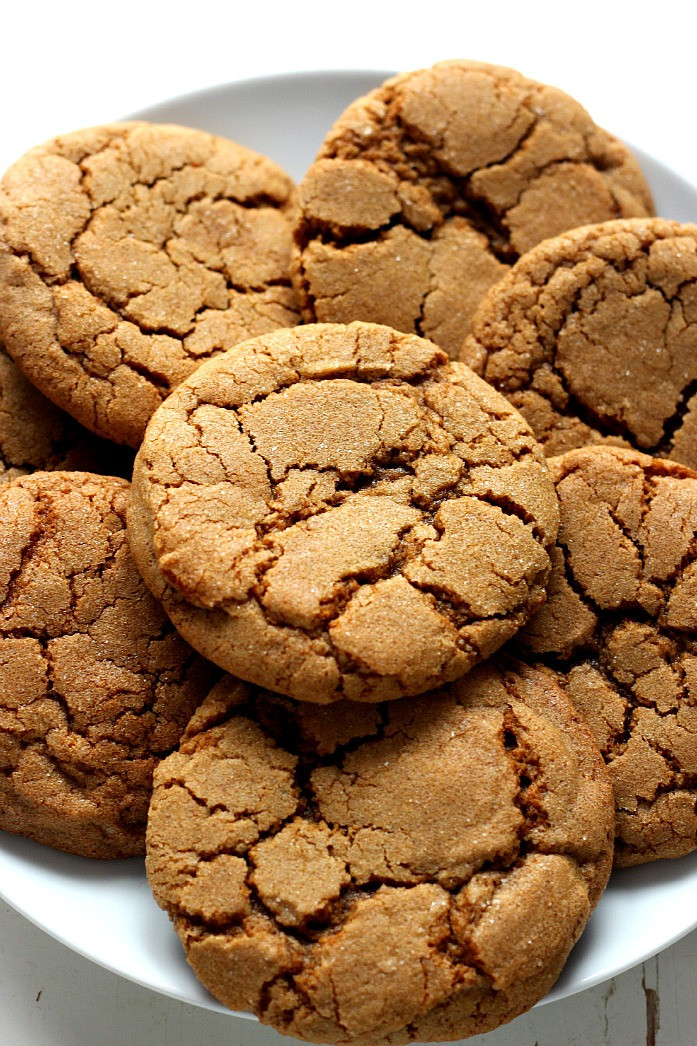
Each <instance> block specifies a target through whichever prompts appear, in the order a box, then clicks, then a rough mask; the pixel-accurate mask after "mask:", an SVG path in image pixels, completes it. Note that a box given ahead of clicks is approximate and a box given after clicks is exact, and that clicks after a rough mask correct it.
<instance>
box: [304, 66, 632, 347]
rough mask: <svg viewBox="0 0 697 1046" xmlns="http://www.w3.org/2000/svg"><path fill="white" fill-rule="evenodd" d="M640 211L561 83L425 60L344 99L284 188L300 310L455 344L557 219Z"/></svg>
mask: <svg viewBox="0 0 697 1046" xmlns="http://www.w3.org/2000/svg"><path fill="white" fill-rule="evenodd" d="M647 214H653V204H652V201H651V196H650V193H649V189H648V187H647V185H646V182H645V180H644V178H643V176H642V174H641V171H640V170H639V167H638V165H637V163H636V161H635V160H634V158H633V157H632V156H631V154H630V153H629V151H628V150H627V149H626V147H625V146H624V145H622V144H621V143H620V142H618V141H617V139H615V138H614V137H612V136H611V135H609V134H607V133H606V132H605V131H602V130H600V129H599V128H598V127H596V126H595V124H594V123H593V121H592V120H591V118H590V117H589V115H588V113H586V111H585V110H584V109H583V108H582V107H581V106H580V105H579V104H578V102H576V101H574V99H572V98H570V97H569V96H568V95H566V94H564V93H563V92H562V91H559V90H558V89H556V88H554V87H548V86H545V85H544V84H539V83H535V82H533V81H531V80H528V79H526V78H525V77H523V76H521V75H520V74H519V73H517V72H514V71H513V70H512V69H504V68H501V67H499V66H493V65H486V64H483V63H479V62H468V61H451V62H441V63H439V64H437V65H435V66H433V68H431V69H424V70H419V71H418V72H411V73H405V74H402V75H400V76H397V77H394V78H392V79H390V80H388V81H386V82H385V83H384V84H383V85H382V86H381V87H379V88H377V89H376V90H374V91H371V92H370V94H368V95H366V96H365V97H363V98H359V99H358V100H357V101H356V102H354V103H353V104H352V105H351V106H349V108H348V109H347V110H346V111H345V112H344V114H343V115H342V116H341V117H340V118H339V120H338V121H337V123H336V124H335V125H334V127H333V128H332V129H331V131H330V132H329V134H328V135H327V137H326V138H325V141H324V143H323V145H322V147H321V149H320V151H319V154H318V156H317V159H316V161H315V163H314V164H313V165H312V166H311V167H310V169H309V171H308V172H307V174H306V176H305V178H304V179H303V182H302V183H301V186H300V210H299V215H298V219H297V223H296V228H295V242H296V250H295V256H294V263H293V282H294V284H295V287H296V289H297V291H298V295H299V299H300V304H301V307H302V315H303V318H304V319H305V320H306V321H308V322H309V321H313V320H318V321H332V322H340V323H347V322H349V321H350V320H356V319H358V320H371V321H373V322H376V323H385V324H388V325H390V326H392V327H396V328H397V329H398V330H402V331H406V332H408V333H415V334H421V335H422V336H423V337H427V338H430V339H431V340H432V341H435V342H436V343H437V344H438V345H440V346H441V347H442V348H444V349H446V351H447V352H448V353H449V355H450V356H452V357H455V358H456V357H457V354H458V352H459V350H460V348H461V345H462V341H463V338H464V337H465V335H466V334H467V333H468V331H469V328H470V323H471V319H472V316H473V314H474V311H475V309H476V308H477V305H478V304H479V302H480V301H481V299H482V298H483V296H484V294H485V293H486V291H487V290H488V289H489V287H491V285H492V284H494V283H496V281H497V280H499V279H500V278H501V277H502V276H503V275H504V274H505V273H506V272H507V270H508V267H509V266H510V265H511V264H512V263H513V262H514V261H515V260H516V259H517V258H518V257H519V255H521V254H522V253H523V252H524V251H527V250H529V249H530V248H531V247H533V246H534V245H535V244H536V243H539V242H540V240H544V239H545V238H547V237H549V236H554V235H556V234H557V233H560V232H562V231H563V230H564V229H569V228H573V227H574V226H577V225H587V224H589V223H590V222H600V221H606V220H608V219H612V218H621V217H634V216H640V215H647Z"/></svg>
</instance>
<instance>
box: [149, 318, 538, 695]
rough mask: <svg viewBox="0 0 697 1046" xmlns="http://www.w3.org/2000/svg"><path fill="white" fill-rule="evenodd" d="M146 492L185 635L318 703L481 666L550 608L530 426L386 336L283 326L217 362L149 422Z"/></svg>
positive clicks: (454, 371) (153, 548) (159, 568)
mask: <svg viewBox="0 0 697 1046" xmlns="http://www.w3.org/2000/svg"><path fill="white" fill-rule="evenodd" d="M132 493H133V497H132V504H131V509H130V516H129V528H130V532H131V542H132V545H133V549H134V555H135V556H136V559H137V562H138V564H139V566H140V568H141V571H142V572H143V575H144V577H145V578H146V580H147V583H148V584H149V585H150V587H151V588H152V590H153V592H155V594H156V595H157V596H158V598H161V599H162V600H163V602H164V605H165V607H166V609H167V612H168V613H169V614H170V616H171V617H172V619H173V621H174V622H175V624H176V625H177V628H179V629H180V631H182V633H183V634H184V635H185V637H186V638H188V639H189V641H190V642H192V643H193V645H194V646H195V647H197V648H198V649H200V650H201V652H202V653H205V654H206V655H207V656H208V657H210V658H211V659H212V660H214V661H216V662H217V663H218V664H220V665H221V667H224V668H226V669H227V670H228V671H234V672H235V674H237V675H239V676H241V677H242V678H246V679H250V680H251V681H253V682H257V683H259V684H261V685H264V686H268V687H269V688H270V689H273V690H278V691H280V692H283V693H286V694H289V695H291V696H294V697H299V698H302V699H305V700H313V701H330V700H335V699H336V698H339V697H350V698H353V699H357V700H383V699H385V698H390V697H399V696H402V695H403V694H410V693H411V694H413V693H419V692H421V691H423V690H426V689H429V688H432V687H434V686H436V685H439V684H440V683H442V682H444V681H447V680H449V679H453V678H455V677H456V676H457V675H460V674H462V673H463V672H465V671H467V670H468V669H469V668H471V667H472V665H473V664H474V663H475V662H476V661H478V660H481V659H482V658H483V657H485V656H487V655H488V654H489V653H491V652H492V651H493V650H494V649H496V647H497V646H499V645H500V644H501V643H502V642H503V641H504V640H505V639H506V638H508V636H509V635H511V634H513V632H514V631H515V630H516V629H517V628H519V627H520V626H521V625H522V624H523V622H524V621H525V620H527V618H528V617H529V616H530V614H531V613H532V610H533V608H534V607H536V606H537V605H538V604H539V603H540V602H541V600H542V599H543V598H544V584H545V580H546V577H547V574H548V571H549V556H548V551H547V550H548V549H549V547H550V545H551V543H552V541H553V538H554V534H555V533H556V527H557V508H556V502H555V499H554V496H553V494H552V489H551V483H550V481H549V478H548V475H547V470H546V465H545V462H544V459H543V457H542V455H541V452H540V450H539V447H537V445H536V444H535V441H534V440H533V439H532V438H531V435H530V433H529V430H528V429H527V426H526V425H525V423H524V422H523V420H522V418H521V417H520V416H519V415H518V414H517V413H516V412H515V411H514V410H512V409H511V408H510V406H509V405H508V404H507V403H506V401H505V400H504V399H503V398H502V397H499V396H498V395H497V394H495V393H492V390H491V389H490V388H489V387H488V386H487V385H486V384H485V383H484V382H481V381H480V380H479V379H477V378H476V377H475V376H474V375H473V374H472V373H471V372H470V371H468V370H467V368H464V367H462V366H460V365H459V364H454V363H449V362H448V361H447V360H446V357H445V356H444V354H443V353H442V352H441V351H440V350H438V349H437V347H436V346H435V345H433V344H432V343H430V342H427V341H425V340H423V339H419V338H416V337H413V336H408V335H403V334H400V333H398V332H396V331H394V330H391V329H390V328H386V327H380V326H377V325H374V324H360V323H357V324H352V325H350V326H348V327H343V326H341V325H333V324H317V325H314V326H310V325H308V326H306V327H302V328H296V329H295V330H293V331H288V332H281V331H279V332H276V333H275V334H273V335H269V336H266V337H264V338H259V339H255V340H253V341H249V342H246V343H244V344H242V345H240V346H238V348H237V349H236V350H235V351H234V352H233V353H230V354H228V355H227V356H226V357H224V358H221V359H220V360H218V361H212V362H211V363H209V364H206V365H204V367H203V368H202V369H201V370H200V372H197V374H196V375H193V376H192V378H191V379H189V380H188V381H187V382H185V383H184V384H183V385H182V386H181V387H180V389H178V390H177V391H176V392H175V393H174V394H173V396H171V397H170V398H169V399H168V401H167V403H165V404H164V405H163V406H162V407H161V408H160V410H159V411H158V412H157V414H156V415H155V416H154V418H153V420H152V422H151V425H150V428H149V430H148V436H147V438H146V440H145V442H144V444H143V446H142V448H141V450H140V452H139V456H138V459H137V464H136V469H135V472H134V487H133V492H132ZM253 637H256V638H254V639H253ZM257 640H258V642H257ZM252 642H254V645H255V653H254V655H253V656H252V657H250V656H248V655H247V653H246V651H251V649H252V647H251V643H252Z"/></svg>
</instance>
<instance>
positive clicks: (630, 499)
mask: <svg viewBox="0 0 697 1046" xmlns="http://www.w3.org/2000/svg"><path fill="white" fill-rule="evenodd" d="M550 467H551V469H552V472H553V474H554V477H555V480H556V485H557V493H558V495H559V502H560V507H561V528H560V531H559V538H558V542H557V547H556V550H555V553H554V560H555V563H554V570H553V572H552V577H551V580H550V587H549V598H548V602H547V604H546V605H545V606H544V607H543V608H542V610H540V611H539V613H538V614H537V615H536V616H535V617H534V618H533V620H532V622H531V623H530V625H529V626H528V628H527V629H526V631H525V632H524V633H523V635H522V637H521V642H524V643H525V644H526V646H527V650H528V655H532V657H534V658H537V659H539V660H540V661H541V662H545V663H546V664H547V665H548V666H550V667H551V668H552V669H553V670H554V671H555V674H556V677H557V681H558V682H560V683H561V685H562V686H563V688H564V689H565V691H566V693H567V694H568V696H569V697H570V698H571V699H572V701H573V702H574V704H575V705H576V707H577V708H578V709H579V711H580V712H581V713H582V714H583V715H584V717H585V718H586V720H587V722H588V723H589V725H590V726H591V728H592V730H593V733H594V734H595V737H596V740H597V742H598V744H599V745H600V748H601V749H602V751H603V755H604V756H605V760H606V762H607V764H608V769H609V771H610V777H611V779H612V781H613V785H614V789H615V801H616V805H617V840H616V848H615V852H616V863H617V865H619V866H626V865H633V864H639V863H642V862H646V861H651V860H655V859H657V858H661V857H680V856H681V855H682V854H686V853H689V852H690V851H691V850H694V849H696V848H697V812H696V806H697V746H696V745H695V740H694V739H695V732H696V731H697V473H695V472H692V471H691V470H690V469H687V468H684V467H683V466H682V465H679V464H677V463H674V462H669V461H662V460H658V459H654V458H651V457H648V456H647V455H644V454H639V453H637V452H636V451H628V450H622V449H618V448H614V447H588V448H585V449H582V450H574V451H570V452H569V453H568V454H564V455H563V456H561V457H559V458H555V459H553V460H552V462H551V463H550Z"/></svg>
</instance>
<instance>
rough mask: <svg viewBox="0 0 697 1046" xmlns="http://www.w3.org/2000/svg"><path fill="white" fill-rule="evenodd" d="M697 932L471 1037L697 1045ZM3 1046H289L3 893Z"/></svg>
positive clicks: (485, 1044) (568, 1045)
mask: <svg viewBox="0 0 697 1046" xmlns="http://www.w3.org/2000/svg"><path fill="white" fill-rule="evenodd" d="M695 970H697V932H695V933H693V934H691V935H689V936H688V937H686V938H684V939H683V940H682V941H679V942H678V943H677V944H675V945H673V947H672V948H669V949H668V950H667V951H665V952H662V953H661V955H659V956H657V957H655V958H653V959H649V960H648V961H647V962H645V963H643V964H642V965H641V966H637V967H636V968H635V969H633V970H628V971H627V972H626V973H624V974H622V975H621V976H619V977H615V978H613V980H611V981H608V982H607V983H605V984H602V985H599V986H598V987H596V988H593V989H591V990H589V991H586V992H582V993H581V994H579V995H574V996H572V997H571V998H570V999H564V1000H563V1001H562V1002H558V1003H553V1004H551V1005H549V1006H541V1007H538V1008H537V1009H535V1010H533V1011H532V1012H530V1013H527V1014H525V1015H524V1016H523V1017H519V1018H518V1020H517V1021H514V1022H513V1023H512V1024H509V1025H507V1026H506V1027H503V1028H499V1029H497V1030H496V1031H494V1032H490V1033H489V1034H488V1035H482V1036H476V1037H475V1038H473V1039H469V1040H467V1042H468V1046H697V992H696V991H695ZM0 1014H1V1015H2V1016H1V1019H0V1046H95V1044H98V1046H131V1044H132V1043H138V1044H139V1046H192V1044H193V1043H199V1042H205V1043H206V1046H284V1044H285V1046H288V1044H289V1043H290V1042H291V1041H292V1040H289V1039H287V1038H283V1037H281V1036H280V1035H277V1034H276V1033H275V1032H274V1031H272V1030H271V1029H269V1028H262V1027H261V1026H260V1025H256V1024H252V1023H251V1022H249V1021H241V1020H235V1019H234V1018H231V1017H225V1016H224V1015H221V1014H217V1013H213V1012H210V1011H207V1010H201V1009H197V1008H196V1007H193V1006H188V1005H186V1004H184V1003H180V1002H175V1001H174V1000H173V999H168V998H165V997H164V996H162V995H156V994H154V993H153V992H150V991H148V990H146V989H145V988H140V987H138V986H137V985H135V984H131V983H130V982H129V981H125V980H123V979H122V978H120V977H117V976H116V975H115V974H112V973H108V972H107V971H106V970H103V969H101V967H99V966H95V965H94V964H93V963H91V962H88V961H87V960H86V959H83V958H81V957H80V956H78V955H76V954H75V953H74V952H71V951H69V950H68V949H67V948H65V947H63V945H61V944H58V943H57V942H56V941H54V940H53V939H52V938H50V937H47V936H46V934H44V933H43V932H42V931H41V930H37V929H36V927H34V926H32V925H31V924H30V923H28V922H27V921H26V920H25V919H23V918H22V917H21V916H19V915H17V914H16V912H14V911H12V909H10V908H8V907H7V906H6V905H5V904H4V903H1V902H0Z"/></svg>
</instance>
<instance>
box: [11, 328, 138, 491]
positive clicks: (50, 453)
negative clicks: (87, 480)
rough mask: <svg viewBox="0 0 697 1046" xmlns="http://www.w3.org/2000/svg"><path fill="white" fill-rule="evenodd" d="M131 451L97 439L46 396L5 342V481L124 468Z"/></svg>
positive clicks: (118, 471) (130, 465) (128, 464)
mask: <svg viewBox="0 0 697 1046" xmlns="http://www.w3.org/2000/svg"><path fill="white" fill-rule="evenodd" d="M127 453H128V452H127V451H122V450H121V449H120V448H118V449H117V448H116V447H115V446H114V445H112V444H109V443H106V442H105V441H103V440H100V439H97V438H96V437H95V436H93V435H92V433H91V432H88V431H87V430H86V429H83V428H81V427H80V426H79V425H77V424H76V423H75V422H74V421H73V420H72V418H70V417H69V416H68V415H67V414H63V412H62V411H60V410H58V408H57V407H55V406H54V405H53V403H51V402H50V400H47V399H46V397H45V396H42V395H41V393H40V392H38V391H37V389H35V388H34V386H33V385H32V384H31V382H29V381H27V379H26V378H25V377H24V375H23V374H22V372H21V371H20V369H19V368H18V367H17V366H16V365H15V364H14V363H13V362H12V360H11V359H10V357H9V356H7V355H6V353H5V351H4V348H3V346H2V343H0V483H7V482H8V481H11V480H13V479H17V478H18V477H19V476H24V475H26V474H27V473H29V472H36V471H37V470H39V469H40V470H42V471H53V470H55V469H68V470H77V471H90V472H103V473H107V472H108V473H115V474H119V475H120V474H121V472H122V471H125V470H126V469H128V468H130V467H132V462H128V461H127V460H126V459H125V454H127Z"/></svg>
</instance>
